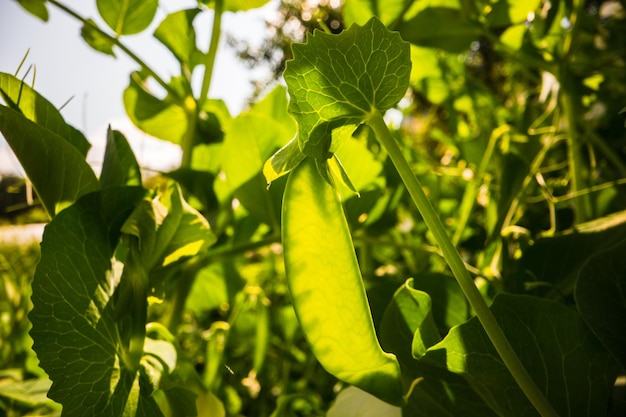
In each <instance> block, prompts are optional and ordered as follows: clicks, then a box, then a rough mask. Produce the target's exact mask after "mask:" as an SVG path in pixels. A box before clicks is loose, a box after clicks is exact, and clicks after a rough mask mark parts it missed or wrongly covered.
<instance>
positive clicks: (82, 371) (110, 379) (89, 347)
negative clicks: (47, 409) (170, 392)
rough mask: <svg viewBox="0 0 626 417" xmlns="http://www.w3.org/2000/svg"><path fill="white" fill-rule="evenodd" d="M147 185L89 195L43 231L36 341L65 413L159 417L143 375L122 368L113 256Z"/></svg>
mask: <svg viewBox="0 0 626 417" xmlns="http://www.w3.org/2000/svg"><path fill="white" fill-rule="evenodd" d="M143 194H144V190H142V189H141V188H109V189H106V190H103V191H100V192H95V193H91V194H88V195H86V196H84V197H83V198H81V199H80V200H78V201H77V202H76V203H75V204H73V205H72V206H70V207H68V208H67V209H66V210H64V211H63V212H61V213H59V215H58V216H56V217H55V218H54V219H53V220H52V221H51V222H50V224H48V226H47V227H46V230H45V232H44V237H43V242H42V246H41V260H40V262H39V265H38V267H37V270H36V272H35V277H34V280H33V296H32V299H33V309H32V311H31V312H30V314H29V318H30V320H31V322H32V324H33V328H32V330H31V336H32V337H33V340H34V345H33V348H34V349H35V351H36V352H37V355H38V357H39V360H40V364H41V367H42V368H43V369H44V370H45V371H46V372H47V373H48V375H49V376H50V379H51V380H52V381H53V384H52V387H51V389H50V392H49V394H48V395H49V396H50V398H52V399H54V400H55V401H58V402H60V403H61V404H63V415H64V416H85V415H90V416H103V417H104V416H111V415H128V416H159V415H162V414H161V413H160V411H159V409H158V407H157V406H156V403H155V402H154V400H153V399H152V398H151V397H150V391H151V388H150V387H149V384H148V382H147V379H146V377H144V376H142V373H141V372H139V373H138V372H136V371H131V370H128V369H126V368H125V367H120V360H119V356H118V355H119V353H120V351H121V350H123V346H122V345H121V341H120V340H119V338H118V331H117V329H116V311H115V305H114V303H113V301H112V297H113V294H114V291H115V289H116V286H117V284H118V282H117V280H116V276H117V275H116V274H115V273H114V272H113V268H112V264H111V258H112V256H113V253H114V251H115V248H116V246H117V242H118V238H119V235H120V228H121V226H122V224H123V222H124V221H125V220H126V217H127V216H128V215H129V214H130V213H131V211H132V210H133V207H134V205H135V204H136V203H137V202H138V201H139V200H140V199H141V198H142V196H143Z"/></svg>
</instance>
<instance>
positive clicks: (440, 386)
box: [380, 279, 493, 417]
mask: <svg viewBox="0 0 626 417" xmlns="http://www.w3.org/2000/svg"><path fill="white" fill-rule="evenodd" d="M433 302H437V299H436V298H433ZM433 313H434V312H433V311H431V297H429V295H428V294H426V293H424V292H422V291H419V290H416V289H415V288H414V283H413V280H412V279H409V280H407V282H406V283H405V284H404V285H403V286H402V287H400V288H399V289H398V290H397V291H396V293H395V295H394V297H393V299H392V301H391V303H390V304H389V306H388V307H387V309H386V310H385V314H384V316H383V320H382V322H381V325H380V328H381V342H382V344H383V347H384V348H385V349H387V350H389V351H390V352H393V353H395V354H396V355H397V357H398V361H399V362H400V366H401V369H402V378H403V381H404V384H405V387H407V390H409V387H411V389H410V390H409V391H410V393H411V395H410V396H409V398H408V403H407V404H406V405H405V407H404V410H403V415H404V416H407V417H418V416H419V417H431V416H457V415H463V416H472V417H487V416H492V415H493V412H492V411H491V410H490V409H489V407H487V405H486V404H485V403H484V402H483V401H482V400H481V399H480V397H479V396H478V395H477V394H476V393H475V392H474V391H473V390H472V389H471V387H470V386H469V384H468V383H467V382H466V381H465V380H464V379H463V378H462V377H461V376H459V375H456V374H454V373H452V372H449V371H448V370H446V369H441V368H438V367H435V366H430V365H428V364H425V363H423V361H417V360H415V356H421V355H423V353H424V348H427V347H430V346H432V345H433V344H435V343H436V342H438V341H439V340H441V338H440V336H439V333H438V332H437V327H436V325H435V322H434V321H433ZM416 354H417V355H416Z"/></svg>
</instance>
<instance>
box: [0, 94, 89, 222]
mask: <svg viewBox="0 0 626 417" xmlns="http://www.w3.org/2000/svg"><path fill="white" fill-rule="evenodd" d="M0 131H1V132H2V133H3V135H4V137H5V138H6V140H7V142H8V143H9V145H10V146H11V149H13V152H14V153H15V155H16V156H17V158H18V159H19V161H20V163H21V164H22V167H23V168H24V171H26V175H28V178H29V179H30V180H31V181H32V183H33V187H34V188H35V191H37V195H38V196H39V198H40V199H41V201H42V203H43V206H44V208H45V209H46V211H47V212H48V214H49V215H50V216H54V215H55V214H56V213H57V212H58V211H60V210H61V209H63V208H64V207H66V206H67V205H69V204H70V203H72V202H74V201H76V200H77V199H78V198H79V197H80V196H82V195H84V194H87V193H89V192H91V191H95V190H98V189H99V188H100V185H99V183H98V179H97V178H96V175H95V174H94V172H93V171H92V169H91V167H90V166H89V164H87V162H86V161H85V157H84V155H83V154H81V152H80V151H79V150H78V149H77V148H76V147H75V146H73V145H72V144H70V143H69V141H67V140H66V139H64V138H63V137H61V136H59V135H57V134H55V133H53V132H52V131H50V130H48V129H46V128H44V127H42V126H40V125H39V124H36V123H34V122H31V121H30V120H28V119H27V118H25V117H24V116H23V115H22V114H20V113H18V112H17V111H15V110H12V109H10V108H8V107H4V106H0Z"/></svg>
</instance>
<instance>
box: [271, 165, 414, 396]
mask: <svg viewBox="0 0 626 417" xmlns="http://www.w3.org/2000/svg"><path fill="white" fill-rule="evenodd" d="M282 235H283V244H284V251H285V270H286V274H287V282H288V285H289V292H290V294H291V298H292V301H293V305H294V309H295V311H296V314H297V316H298V321H299V322H300V324H301V326H302V329H303V330H304V334H305V336H306V338H307V340H308V342H309V344H310V346H311V349H312V351H313V353H314V354H315V356H316V358H317V359H318V360H319V362H320V363H321V364H322V366H323V367H324V368H325V369H326V370H327V371H328V372H330V373H331V374H333V375H335V376H336V377H337V378H339V379H341V380H342V381H345V382H347V383H349V384H352V385H355V386H357V387H359V388H361V389H363V390H365V391H367V392H369V393H370V394H373V395H375V396H377V397H379V398H380V399H382V400H384V401H387V402H389V403H392V404H400V403H401V402H402V390H401V387H400V368H399V365H398V362H397V360H396V358H395V356H393V355H390V354H387V353H385V352H384V351H383V350H382V349H381V347H380V345H379V343H378V339H377V337H376V333H375V331H374V324H373V322H372V316H371V312H370V308H369V305H368V302H367V297H366V295H365V289H364V286H363V281H362V278H361V273H360V270H359V265H358V263H357V260H356V256H355V253H354V246H353V245H352V239H351V236H350V232H349V230H348V224H347V223H346V220H345V217H344V214H343V210H342V208H341V203H340V202H339V199H338V196H337V193H336V192H335V191H334V190H333V188H332V187H330V186H329V185H328V184H327V183H326V182H325V181H324V180H323V179H322V177H321V176H320V175H319V174H318V173H317V171H316V168H315V164H314V161H313V160H311V159H307V160H305V161H304V162H302V163H301V164H300V165H299V166H298V167H297V168H296V169H295V170H294V171H293V172H292V173H291V174H290V176H289V180H288V182H287V186H286V188H285V197H284V200H283V228H282Z"/></svg>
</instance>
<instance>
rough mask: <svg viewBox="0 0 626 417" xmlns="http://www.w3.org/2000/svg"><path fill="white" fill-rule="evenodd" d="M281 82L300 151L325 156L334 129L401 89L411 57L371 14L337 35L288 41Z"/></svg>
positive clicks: (383, 104) (388, 102)
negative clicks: (302, 41)
mask: <svg viewBox="0 0 626 417" xmlns="http://www.w3.org/2000/svg"><path fill="white" fill-rule="evenodd" d="M293 55H294V59H293V60H291V61H289V62H288V63H287V67H286V69H285V74H284V77H285V81H286V82H287V87H288V90H289V95H290V98H291V102H290V103H289V112H290V113H291V114H292V115H293V116H294V117H295V118H296V120H297V122H298V125H299V127H298V131H299V139H298V140H299V145H300V149H301V150H302V152H304V153H305V154H306V155H308V156H311V157H313V158H318V159H327V158H328V157H329V152H333V150H334V148H333V144H332V143H331V134H332V131H333V130H334V129H335V128H338V127H341V126H345V125H355V126H356V125H358V124H361V123H363V122H365V121H367V119H368V118H369V116H370V115H371V114H372V112H374V111H379V112H385V111H386V110H387V109H389V108H391V107H393V106H394V105H395V104H396V103H397V102H398V101H400V99H402V97H404V94H405V93H406V90H407V87H408V82H409V75H410V72H411V60H410V51H409V45H408V43H406V42H404V41H402V38H401V37H400V35H399V34H398V33H394V32H390V31H389V30H388V29H387V28H386V27H385V26H384V25H383V24H382V23H381V22H380V20H378V19H377V18H372V19H370V20H369V21H368V22H367V23H366V24H365V25H364V26H359V25H356V24H355V25H352V26H351V27H350V28H349V29H348V30H346V31H344V32H342V33H341V34H339V35H329V34H326V33H322V32H319V31H317V32H315V33H313V35H310V36H308V38H307V42H306V43H305V44H294V45H293Z"/></svg>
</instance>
